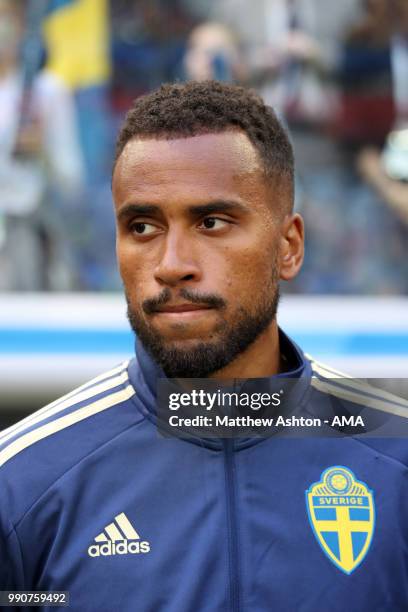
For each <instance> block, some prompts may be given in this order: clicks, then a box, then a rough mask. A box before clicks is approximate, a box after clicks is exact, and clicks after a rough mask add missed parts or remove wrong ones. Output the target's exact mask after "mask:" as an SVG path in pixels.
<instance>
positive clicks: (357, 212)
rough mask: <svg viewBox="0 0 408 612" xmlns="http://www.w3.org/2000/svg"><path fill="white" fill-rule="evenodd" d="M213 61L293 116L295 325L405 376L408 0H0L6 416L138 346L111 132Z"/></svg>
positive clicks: (208, 74)
mask: <svg viewBox="0 0 408 612" xmlns="http://www.w3.org/2000/svg"><path fill="white" fill-rule="evenodd" d="M207 78H216V79H219V80H224V81H229V82H234V83H239V84H242V85H245V86H247V87H252V88H254V89H256V90H257V91H258V92H259V93H260V94H261V95H262V96H263V97H264V99H265V100H266V102H267V103H268V104H270V105H272V106H273V107H274V108H275V109H276V111H277V112H278V114H279V116H280V117H281V118H282V120H283V121H284V122H285V123H286V125H287V126H288V129H289V132H290V135H291V139H292V142H293V145H294V149H295V156H296V162H297V170H296V184H297V185H296V187H297V189H296V208H297V210H298V211H299V212H301V213H302V215H303V216H304V218H305V222H306V260H305V263H304V267H303V271H302V272H301V274H300V275H299V277H298V278H297V279H296V281H294V282H292V283H290V284H288V285H286V284H285V285H284V286H283V287H282V290H283V300H282V305H281V309H280V312H281V315H280V322H281V324H282V326H284V327H285V328H286V330H287V331H288V332H289V333H291V334H292V335H293V337H294V338H295V339H296V340H298V341H299V343H300V344H301V345H302V347H303V348H304V349H305V350H307V351H308V352H310V353H312V354H313V356H315V357H316V358H319V357H320V358H321V359H322V360H323V361H325V362H327V363H331V364H332V365H334V366H337V367H340V368H343V369H345V370H346V371H347V372H348V373H350V374H353V375H356V376H365V377H370V376H372V377H387V376H390V377H401V378H403V377H406V376H407V371H408V298H407V294H408V257H407V245H408V1H407V0H342V1H341V2H338V1H336V0H252V2H248V1H246V0H217V1H215V0H115V1H113V0H112V1H111V2H109V1H108V0H0V428H1V427H4V426H5V425H6V424H9V423H12V422H14V421H15V420H17V419H18V418H21V417H22V416H24V415H25V414H27V413H28V412H31V411H33V410H34V409H37V408H38V407H40V406H41V405H42V404H43V403H44V402H46V401H49V400H51V399H54V398H55V397H56V396H57V395H58V394H61V393H63V392H65V391H67V390H69V389H70V388H72V387H73V386H75V385H77V384H80V383H82V382H85V381H86V380H87V379H88V378H89V377H90V376H93V375H96V374H98V373H99V372H101V371H103V369H104V368H110V367H113V366H115V365H116V364H117V363H118V362H119V361H121V360H123V359H126V358H128V357H130V356H131V354H132V351H133V339H132V336H131V333H130V331H129V330H128V325H127V322H126V316H125V310H126V309H125V304H124V300H123V297H122V294H121V283H120V279H119V276H118V273H117V270H116V263H115V233H114V217H113V213H112V201H111V192H110V174H111V166H112V159H113V152H114V145H115V138H116V134H117V131H118V128H119V126H120V124H121V122H122V120H123V118H124V116H125V113H126V111H127V109H128V108H129V107H130V105H131V103H132V100H133V99H134V98H136V97H137V96H140V95H142V94H145V93H147V92H149V91H151V90H152V89H155V88H156V87H158V86H159V85H160V84H161V83H163V82H172V81H186V80H188V79H207Z"/></svg>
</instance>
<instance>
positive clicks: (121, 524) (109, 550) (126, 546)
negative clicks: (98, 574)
mask: <svg viewBox="0 0 408 612" xmlns="http://www.w3.org/2000/svg"><path fill="white" fill-rule="evenodd" d="M95 542H97V544H91V546H90V547H89V548H88V555H89V556H90V557H99V556H100V555H102V556H103V557H109V556H111V555H127V554H128V553H131V554H132V555H137V554H139V553H148V552H149V551H150V543H149V542H146V541H144V540H141V538H140V536H139V534H138V533H137V531H136V529H135V528H134V527H133V525H132V524H131V522H130V521H129V519H128V517H127V516H126V514H125V513H124V512H121V514H118V515H116V516H115V519H114V521H113V522H112V523H109V525H106V527H105V529H104V530H103V531H102V532H101V533H100V534H99V535H97V536H96V538H95Z"/></svg>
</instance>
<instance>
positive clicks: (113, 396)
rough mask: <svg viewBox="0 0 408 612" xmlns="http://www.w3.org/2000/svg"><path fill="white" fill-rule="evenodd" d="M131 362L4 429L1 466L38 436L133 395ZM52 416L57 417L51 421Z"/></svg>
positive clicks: (0, 455) (0, 448)
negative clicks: (130, 381) (129, 374)
mask: <svg viewBox="0 0 408 612" xmlns="http://www.w3.org/2000/svg"><path fill="white" fill-rule="evenodd" d="M128 363H129V362H128V361H126V362H124V363H122V364H121V365H120V366H118V367H117V368H114V369H113V370H110V371H109V372H105V373H104V374H101V375H100V376H97V377H96V378H94V379H92V380H91V381H89V382H87V383H85V384H84V385H82V386H80V387H78V388H77V389H75V390H74V391H71V392H70V393H67V394H66V395H64V396H63V397H61V398H59V399H58V400H56V401H55V402H52V403H51V404H48V405H47V406H45V407H44V408H41V409H40V410H37V411H36V412H34V413H33V414H31V415H29V416H28V417H26V418H25V419H22V420H21V421H19V422H18V423H16V424H15V425H13V426H11V427H9V428H8V429H6V430H4V431H3V432H2V433H1V434H0V466H2V465H4V464H5V463H6V462H7V461H8V460H9V459H11V458H12V457H14V456H15V455H17V454H18V453H19V452H21V451H23V450H24V449H26V448H28V447H29V446H31V445H32V444H35V443H36V442H38V441H39V440H42V439H43V438H47V437H48V436H51V435H52V434H55V433H57V432H58V431H61V430H62V429H65V428H66V427H70V426H71V425H74V424H75V423H79V422H80V421H83V420H84V419H87V418H89V417H91V416H93V415H94V414H97V413H98V412H102V411H103V410H107V409H109V408H112V407H113V406H116V405H117V404H120V403H121V402H123V401H126V400H127V399H129V398H130V397H132V395H134V394H135V390H134V388H133V387H132V385H131V384H130V383H129V376H128V373H127V366H128ZM116 387H118V389H117V390H115V391H112V392H111V393H109V391H111V390H114V389H115V388H116ZM101 393H107V395H105V396H103V397H101V398H99V399H97V400H94V401H92V398H95V397H96V396H97V395H100V394H101ZM88 400H91V401H90V402H89V403H86V404H85V405H84V406H81V407H79V408H75V406H76V405H77V404H80V403H82V402H87V401H88ZM69 408H72V411H69V412H68V413H66V414H64V415H63V416H58V414H59V413H61V412H63V411H64V410H67V409H69ZM53 416H55V417H56V418H55V419H53V420H51V421H48V419H49V418H50V417H53ZM33 427H34V428H33ZM32 428H33V429H32ZM6 443H8V444H6Z"/></svg>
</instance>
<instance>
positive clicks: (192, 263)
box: [154, 232, 201, 287]
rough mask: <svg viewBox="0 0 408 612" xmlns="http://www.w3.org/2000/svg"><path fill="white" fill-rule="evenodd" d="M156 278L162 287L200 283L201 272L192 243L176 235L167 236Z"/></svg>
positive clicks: (156, 269) (155, 273) (155, 272)
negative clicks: (182, 283) (187, 282)
mask: <svg viewBox="0 0 408 612" xmlns="http://www.w3.org/2000/svg"><path fill="white" fill-rule="evenodd" d="M154 277H155V279H156V281H157V282H158V283H159V284H160V285H167V286H170V287H175V286H176V285H178V284H179V283H181V282H185V281H198V280H200V279H201V270H200V267H199V265H198V262H197V261H196V260H195V257H194V254H193V249H192V245H191V242H190V241H189V240H186V237H185V236H182V235H180V234H176V233H170V232H169V234H168V235H167V238H166V240H165V242H164V243H163V251H162V253H161V257H160V261H159V263H158V265H157V266H156V268H155V271H154Z"/></svg>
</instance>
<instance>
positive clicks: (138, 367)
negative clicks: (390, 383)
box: [0, 332, 408, 612]
mask: <svg viewBox="0 0 408 612" xmlns="http://www.w3.org/2000/svg"><path fill="white" fill-rule="evenodd" d="M281 344H282V348H283V350H284V352H285V355H286V357H287V359H288V361H289V363H290V364H291V371H290V372H287V373H286V374H285V375H286V376H291V377H292V378H295V379H296V393H297V398H298V399H297V401H298V404H299V406H302V407H303V409H304V410H305V413H307V414H309V415H310V414H314V413H315V409H316V407H319V410H320V409H321V408H322V409H324V410H326V408H327V410H331V407H332V406H333V402H334V403H337V405H338V406H341V407H342V409H343V412H347V414H350V413H352V412H353V410H354V411H355V410H360V409H361V407H362V406H369V407H370V409H371V410H373V411H376V413H378V414H380V415H381V414H395V415H398V418H401V419H402V421H401V422H403V421H404V422H405V418H406V417H405V415H406V414H408V410H407V407H406V403H405V402H404V401H403V400H401V401H400V400H398V399H397V398H395V399H392V396H389V395H388V394H386V393H385V392H382V391H378V392H374V391H372V390H371V391H367V390H366V389H365V387H363V386H360V384H357V383H355V382H354V381H352V380H351V379H350V381H347V379H342V380H336V379H333V375H334V373H333V370H331V369H330V368H328V367H326V366H323V365H321V364H317V363H316V362H314V361H313V360H312V359H310V358H308V357H305V355H304V354H303V353H302V351H301V350H300V349H299V348H298V347H297V346H296V345H295V344H294V343H293V342H292V341H290V340H289V339H288V338H287V337H286V336H285V335H284V334H283V333H282V332H281ZM136 353H137V354H136V358H135V359H133V360H132V361H130V362H129V363H125V364H123V365H121V366H119V367H117V368H116V369H114V370H112V371H110V372H107V373H106V374H103V375H102V376H99V377H98V378H96V379H94V380H93V381H91V382H90V383H88V384H85V385H83V386H82V387H80V388H79V389H76V390H75V391H73V392H72V393H70V394H68V395H66V396H64V397H63V398H61V399H60V400H57V401H56V402H54V403H53V404H51V405H49V406H47V407H45V408H44V409H42V410H40V411H38V412H36V413H34V414H33V415H31V416H30V417H28V418H27V419H25V420H24V421H21V422H20V423H18V424H17V425H15V426H13V427H11V428H9V429H8V430H6V431H4V432H2V433H1V434H0V466H1V467H0V589H1V590H38V591H45V590H51V591H59V590H63V591H69V592H70V607H69V608H68V609H69V610H73V611H75V612H91V611H92V612H93V611H95V612H96V611H98V612H113V611H116V610H119V611H120V612H226V611H230V612H238V611H241V612H246V611H248V612H271V611H274V612H275V611H276V612H292V611H293V612H317V611H318V610H330V611H331V612H345V611H346V610H347V612H385V611H390V612H406V611H407V610H408V481H407V478H408V471H407V463H408V444H407V442H406V440H404V439H402V438H382V439H379V438H365V439H364V440H363V439H357V438H356V437H353V436H348V437H343V436H328V437H319V438H317V437H312V438H285V437H279V436H271V437H269V438H239V439H204V438H199V437H197V438H194V437H192V438H190V439H179V438H163V437H161V436H159V435H158V433H157V429H156V423H155V420H156V414H155V393H156V383H157V378H158V376H160V371H159V369H158V368H157V366H156V365H155V363H154V362H153V361H152V360H151V358H150V357H149V356H148V355H147V353H146V352H145V351H144V349H143V347H142V346H141V345H140V344H139V345H138V347H137V351H136ZM5 609H7V610H11V609H12V608H5ZM16 609H17V608H16ZM18 609H19V610H24V609H25V608H24V607H22V608H21V607H20V608H18ZM32 609H33V608H28V607H27V610H32ZM41 609H48V608H47V606H45V607H43V608H41ZM50 609H51V608H50ZM61 609H63V608H61Z"/></svg>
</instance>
